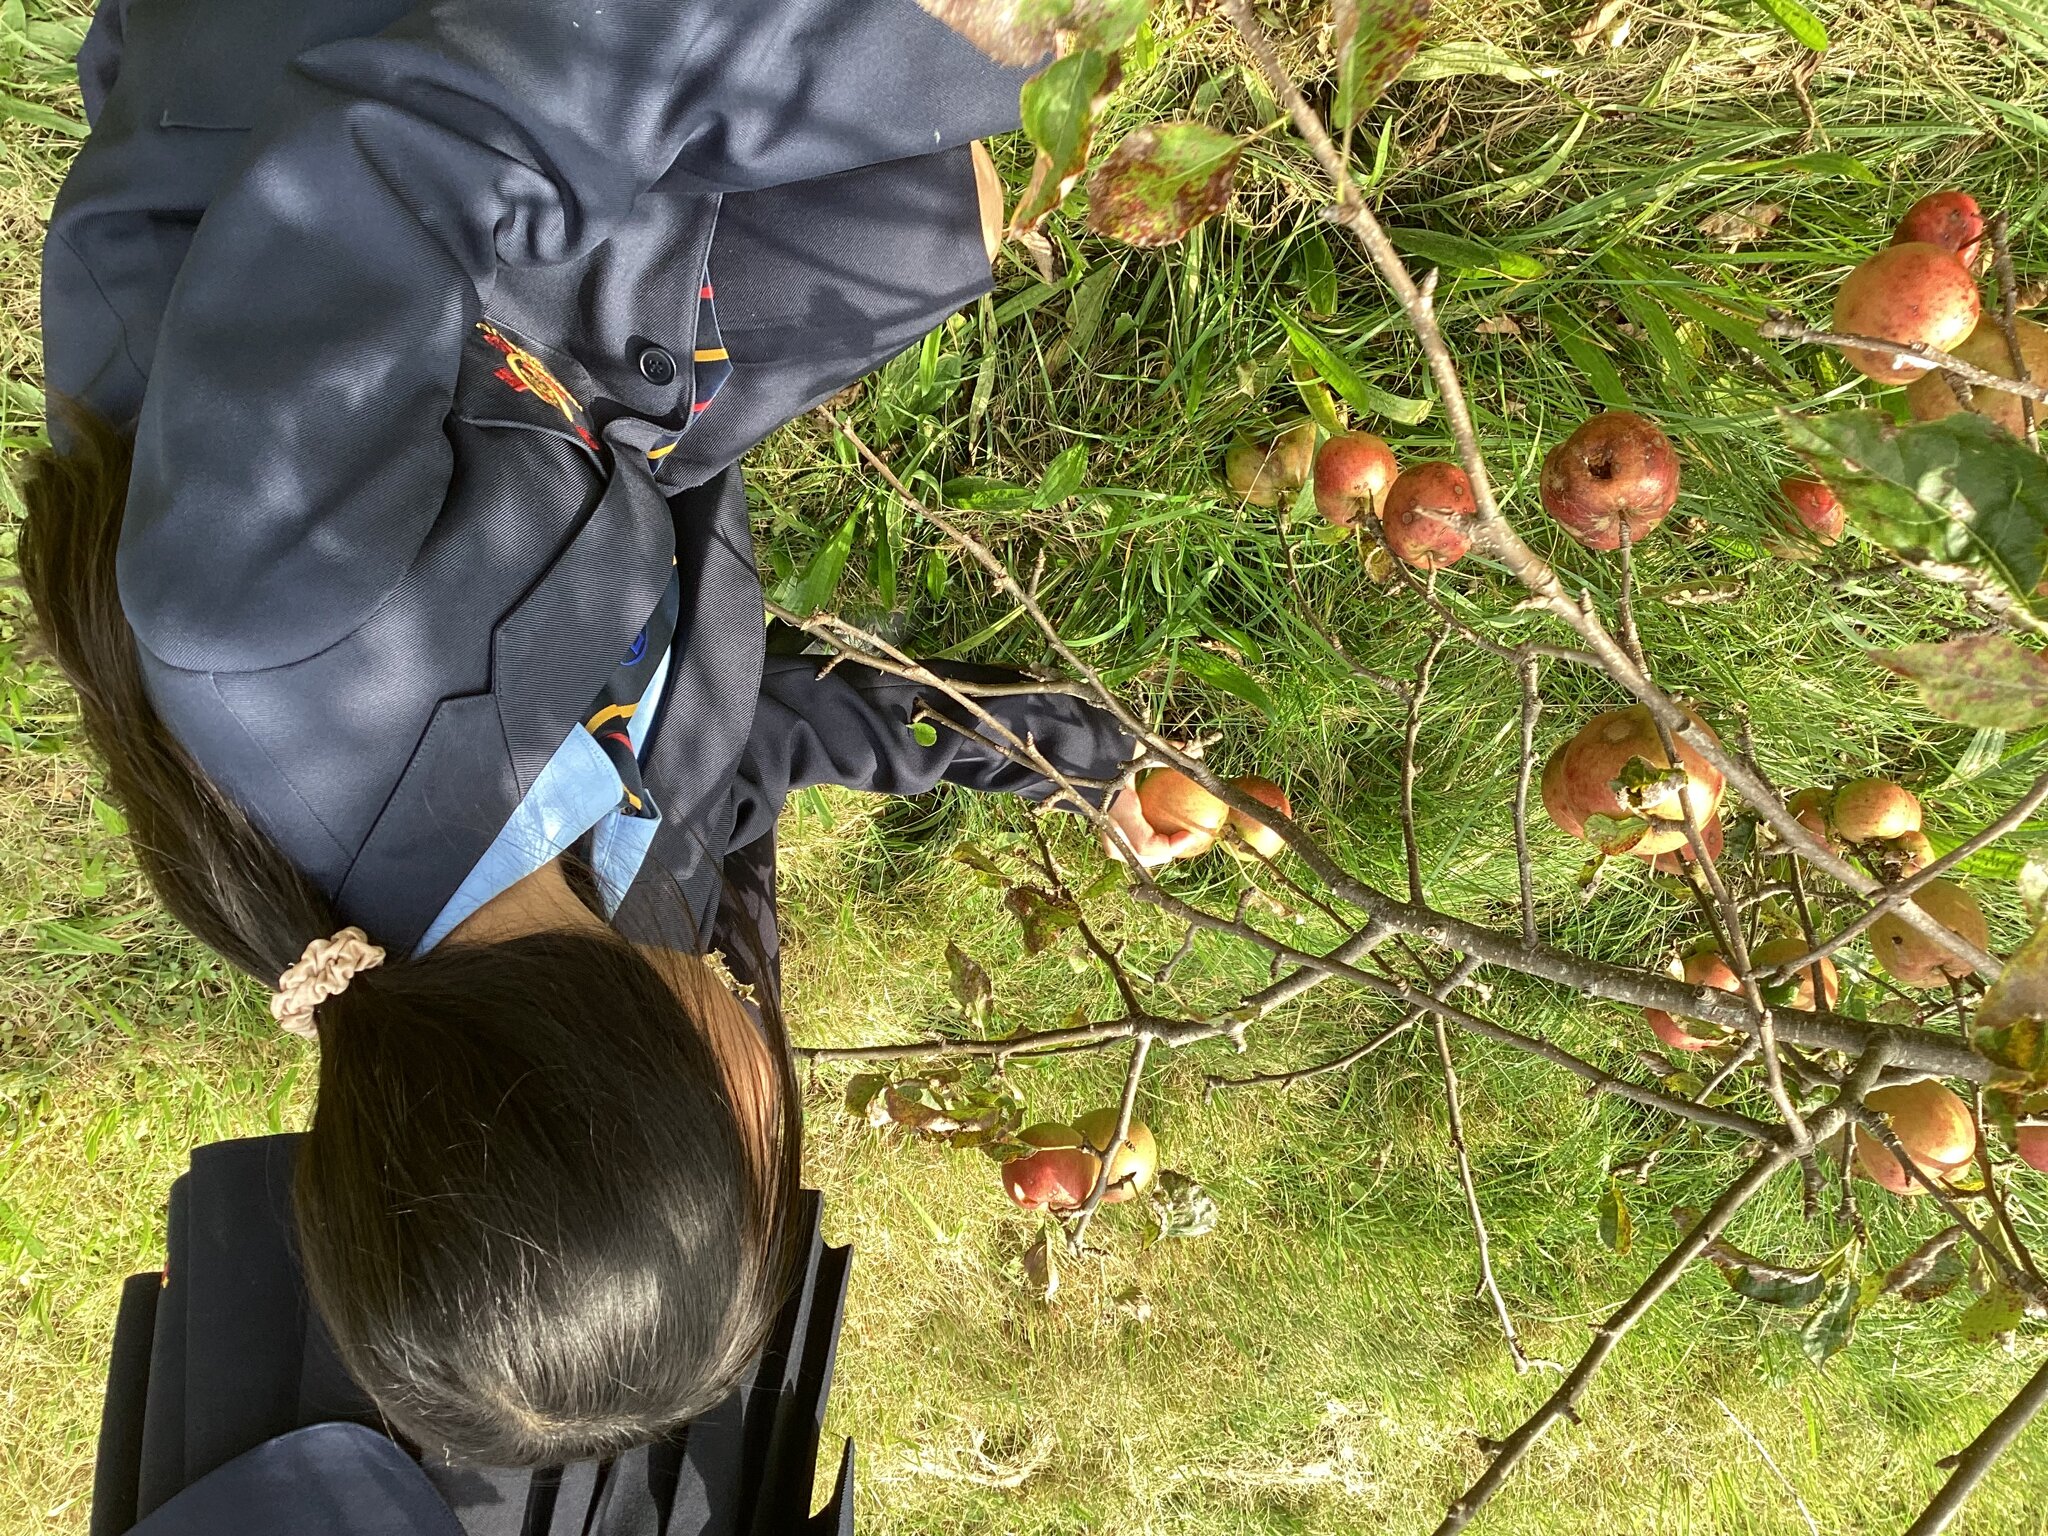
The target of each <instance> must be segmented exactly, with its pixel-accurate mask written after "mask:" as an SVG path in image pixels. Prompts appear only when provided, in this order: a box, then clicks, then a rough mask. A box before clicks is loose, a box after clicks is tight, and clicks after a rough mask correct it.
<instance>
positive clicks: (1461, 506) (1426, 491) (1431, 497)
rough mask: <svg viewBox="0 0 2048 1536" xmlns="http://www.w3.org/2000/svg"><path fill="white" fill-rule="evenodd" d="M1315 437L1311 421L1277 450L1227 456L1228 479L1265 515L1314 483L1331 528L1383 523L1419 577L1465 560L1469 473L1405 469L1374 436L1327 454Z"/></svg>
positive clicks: (1275, 445) (1337, 445)
mask: <svg viewBox="0 0 2048 1536" xmlns="http://www.w3.org/2000/svg"><path fill="white" fill-rule="evenodd" d="M1315 433H1316V429H1315V424H1314V423H1313V422H1306V421H1305V422H1302V423H1300V424H1299V425H1297V426H1293V427H1289V428H1288V429H1287V430H1286V431H1285V432H1282V433H1281V434H1280V435H1279V436H1278V437H1276V438H1274V439H1273V441H1272V442H1270V443H1239V444H1237V445H1236V446H1234V447H1233V448H1231V450H1230V451H1229V453H1227V454H1225V455H1224V458H1223V477H1224V478H1225V479H1226V480H1228V481H1229V482H1230V488H1231V489H1232V490H1233V491H1235V492H1237V494H1238V495H1240V496H1242V497H1243V498H1244V499H1245V500H1246V501H1248V502H1250V503H1252V504H1253V505H1254V506H1260V507H1272V506H1278V505H1279V504H1280V502H1281V501H1282V500H1283V499H1285V498H1287V497H1289V496H1292V495H1293V494H1294V492H1296V491H1298V490H1300V489H1301V488H1302V487H1303V486H1304V485H1307V484H1309V483H1310V481H1311V480H1313V481H1314V484H1315V500H1316V510H1317V511H1318V512H1320V513H1321V514H1322V515H1323V520H1324V521H1325V522H1327V523H1329V524H1330V526H1331V527H1333V528H1356V527H1358V526H1359V525H1360V524H1362V523H1364V522H1367V521H1372V522H1377V523H1378V524H1379V528H1380V536H1381V537H1382V538H1384V539H1385V540H1386V541H1387V548H1388V549H1390V550H1392V551H1393V553H1394V555H1395V557H1396V558H1398V559H1400V560H1403V561H1406V562H1407V563H1408V564H1409V565H1412V566H1414V567H1415V568H1416V569H1418V570H1424V571H1435V570H1441V569H1442V568H1443V567H1444V566H1447V565H1451V564H1454V563H1456V562H1457V561H1459V560H1461V559H1463V558H1464V557H1465V555H1466V553H1467V552H1468V551H1469V550H1470V549H1471V548H1472V539H1471V536H1470V534H1469V533H1468V532H1467V529H1468V528H1469V526H1470V523H1471V520H1472V519H1473V518H1475V517H1477V516H1478V515H1479V506H1478V503H1477V502H1476V501H1474V500H1473V497H1472V482H1471V480H1469V479H1468V478H1467V477H1466V475H1465V471H1464V470H1462V469H1460V468H1459V467H1458V466H1457V465H1455V464H1450V463H1445V462H1443V461H1441V460H1431V461H1429V462H1427V463H1421V464H1411V465H1409V466H1408V468H1406V469H1402V468H1400V466H1399V465H1397V464H1396V463H1395V461H1394V450H1393V449H1392V448H1390V447H1389V446H1388V445H1387V442H1386V440H1385V439H1384V438H1380V437H1375V436H1374V435H1373V434H1372V433H1370V432H1343V433H1339V434H1338V435H1337V436H1335V437H1332V438H1330V439H1329V440H1328V441H1326V442H1325V443H1324V444H1323V445H1322V446H1321V447H1320V448H1318V447H1317V446H1316V440H1315Z"/></svg>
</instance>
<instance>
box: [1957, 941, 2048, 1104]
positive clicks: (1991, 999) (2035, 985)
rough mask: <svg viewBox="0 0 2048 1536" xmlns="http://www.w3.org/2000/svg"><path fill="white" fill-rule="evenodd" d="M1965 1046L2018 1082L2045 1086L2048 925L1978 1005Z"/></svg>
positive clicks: (2007, 966)
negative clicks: (1974, 1048)
mask: <svg viewBox="0 0 2048 1536" xmlns="http://www.w3.org/2000/svg"><path fill="white" fill-rule="evenodd" d="M1970 1044H1972V1045H1973V1046H1975V1047H1976V1048H1977V1049H1978V1050H1979V1051H1980V1052H1982V1053H1983V1054H1984V1055H1985V1056H1988V1057H1990V1058H1991V1060H1993V1061H1995V1062H1997V1063H1998V1064H1999V1065H2000V1066H2001V1067H2004V1068H2005V1069H2006V1070H2007V1071H2008V1072H2009V1073H2011V1074H2012V1075H2013V1076H2014V1077H2016V1078H2017V1079H2018V1082H2016V1083H2015V1084H2013V1086H2016V1087H2023V1088H2028V1089H2034V1088H2043V1087H2048V924H2043V925H2042V926H2041V927H2039V928H2036V929H2035V930H2034V933H2033V936H2032V937H2031V938H2029V939H2028V940H2027V942H2026V943H2024V944H2022V945H2021V946H2020V947H2019V948H2018V949H2017V950H2015V951H2014V952H2013V955H2012V957H2011V958H2010V959H2008V960H2007V961H2006V962H2005V965H2004V967H2003V969H2001V970H2000V971H1999V973H1998V980H1996V981H1994V982H1993V983H1992V984H1991V987H1990V990H1989V991H1987V992H1986V993H1985V994H1984V998H1983V1001H1981V1002H1980V1003H1978V1005H1977V1012H1976V1016H1975V1017H1974V1018H1972V1019H1971V1021H1970Z"/></svg>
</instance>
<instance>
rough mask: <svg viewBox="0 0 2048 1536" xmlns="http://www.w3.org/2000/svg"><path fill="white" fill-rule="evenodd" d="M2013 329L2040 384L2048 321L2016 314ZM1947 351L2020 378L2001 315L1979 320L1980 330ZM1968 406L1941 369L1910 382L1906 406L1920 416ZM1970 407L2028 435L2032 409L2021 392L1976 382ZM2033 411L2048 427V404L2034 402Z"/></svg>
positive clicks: (2047, 366)
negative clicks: (2024, 318) (2028, 408)
mask: <svg viewBox="0 0 2048 1536" xmlns="http://www.w3.org/2000/svg"><path fill="white" fill-rule="evenodd" d="M2012 328H2013V334H2014V335H2015V336H2017V337H2018V338H2019V343H2020V356H2021V357H2022V358H2023V359H2025V361H2026V365H2027V376H2028V377H2029V378H2031V379H2032V380H2033V381H2034V382H2035V383H2036V384H2041V383H2048V326H2042V325H2037V324H2036V323H2035V322H2033V321H2032V320H2021V319H2015V320H2014V321H2013V325H2012ZM1948 350H1949V351H1950V352H1952V353H1953V354H1954V355H1955V356H1957V357H1959V358H1961V359H1962V360H1963V361H1964V362H1966V363H1971V364H1974V365H1975V366H1977V367H1979V368H1982V369H1983V370H1984V371H1985V372H1986V373H1995V374H1997V375H1998V376H1999V377H2000V378H2002V379H2010V378H2013V377H2015V375H2014V373H2013V366H2012V349H2011V348H2010V347H2009V346H2007V345H2006V340H2005V332H2004V330H2003V329H2001V328H2000V326H1999V324H1998V322H1997V321H1996V320H1993V319H1990V318H1989V317H1988V316H1987V317H1986V318H1985V319H1983V320H1980V321H1978V322H1977V328H1976V329H1975V330H1973V331H1972V332H1970V334H1969V335H1968V336H1967V337H1965V338H1964V339H1963V340H1962V341H1960V342H1958V343H1957V344H1956V345H1955V346H1953V347H1951V348H1949V349H1948ZM1963 408H1964V407H1963V402H1962V401H1961V400H1960V399H1958V398H1957V396H1956V392H1955V390H1954V389H1953V388H1951V387H1950V385H1949V382H1948V377H1947V375H1945V374H1943V373H1942V372H1941V371H1940V370H1938V369H1937V370H1935V371H1932V372H1929V373H1923V374H1921V375H1920V377H1918V378H1917V379H1915V380H1914V381H1913V382H1912V383H1910V384H1908V385H1907V386H1906V409H1907V410H1908V411H1909V412H1911V413H1912V416H1913V419H1914V420H1915V421H1941V420H1943V419H1944V418H1946V417H1949V416H1953V415H1955V413H1956V412H1957V411H1960V410H1962V409H1963ZM1969 409H1970V410H1972V411H1975V412H1976V413H1977V414H1978V415H1979V416H1983V417H1987V418H1988V419H1990V420H1992V421H1995V422H1997V423H1998V424H1999V425H2000V426H2001V427H2003V428H2005V430H2006V431H2008V432H2010V433H2011V434H2012V435H2013V436H2014V437H2024V436H2026V431H2027V413H2026V408H2025V406H2024V404H2023V403H2022V402H2021V400H2020V397H2019V396H2018V395H2015V394H2012V393H2010V392H2009V391H2007V390H2003V389H1992V388H1990V387H1989V386H1988V385H1984V384H1975V385H1972V386H1971V387H1970V404H1969ZM2033 415H2034V423H2035V426H2036V427H2037V428H2039V427H2041V426H2048V405H2042V404H2041V403H2039V402H2038V401H2037V402H2035V404H2034V411H2033Z"/></svg>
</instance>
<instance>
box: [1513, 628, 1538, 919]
mask: <svg viewBox="0 0 2048 1536" xmlns="http://www.w3.org/2000/svg"><path fill="white" fill-rule="evenodd" d="M1538 666H1539V663H1538V662H1537V661H1536V659H1535V658H1534V657H1533V656H1532V657H1530V658H1528V659H1527V660H1525V661H1523V663H1522V665H1521V667H1520V669H1519V670H1520V676H1521V682H1522V761H1521V765H1520V767H1519V769H1518V770H1517V771H1516V775H1515V883H1516V885H1517V886H1518V887H1519V888H1520V892H1521V898H1522V942H1523V943H1524V944H1534V943H1535V942H1536V890H1535V871H1534V869H1533V868H1532V867H1531V864H1530V861H1529V781H1530V780H1531V779H1532V778H1533V777H1534V776H1535V773H1536V722H1537V720H1538V719H1539V718H1540V717H1541V716H1542V714H1543V696H1542V694H1541V693H1540V692H1539V687H1540V684H1541V681H1542V678H1541V674H1540V673H1539V671H1538Z"/></svg>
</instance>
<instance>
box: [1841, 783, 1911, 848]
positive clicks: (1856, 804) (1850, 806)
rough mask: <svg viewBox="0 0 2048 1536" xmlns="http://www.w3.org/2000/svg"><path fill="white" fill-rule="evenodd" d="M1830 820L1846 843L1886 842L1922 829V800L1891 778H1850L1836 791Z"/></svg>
mask: <svg viewBox="0 0 2048 1536" xmlns="http://www.w3.org/2000/svg"><path fill="white" fill-rule="evenodd" d="M1828 819H1829V821H1831V822H1832V823H1833V824H1834V828H1835V835H1836V836H1838V837H1840V838H1841V839H1842V840H1843V841H1845V842H1851V843H1878V842H1886V841H1888V840H1890V839H1891V838H1894V837H1903V836H1905V834H1906V833H1908V832H1918V831H1919V830H1920V801H1919V799H1918V797H1917V796H1915V795H1914V793H1913V791H1911V790H1910V789H1908V788H1906V787H1905V785H1903V784H1894V783H1892V781H1891V780H1890V779H1851V780H1850V781H1849V782H1848V783H1847V784H1844V785H1843V786H1842V787H1841V788H1840V789H1838V790H1836V791H1835V798H1834V802H1833V803H1832V804H1831V805H1830V806H1829V807H1828Z"/></svg>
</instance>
